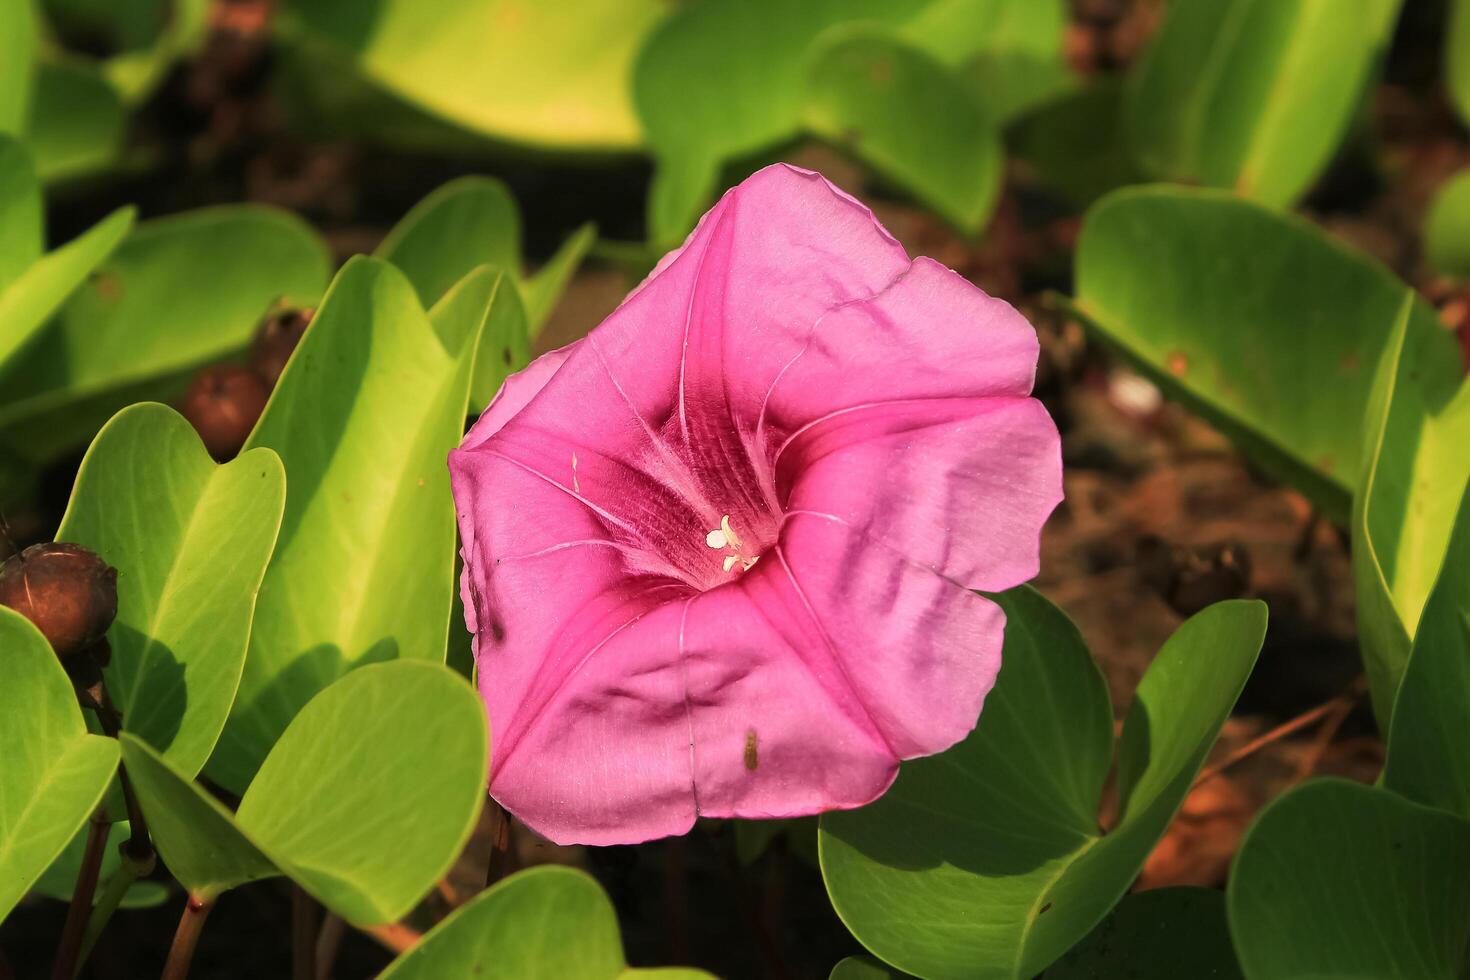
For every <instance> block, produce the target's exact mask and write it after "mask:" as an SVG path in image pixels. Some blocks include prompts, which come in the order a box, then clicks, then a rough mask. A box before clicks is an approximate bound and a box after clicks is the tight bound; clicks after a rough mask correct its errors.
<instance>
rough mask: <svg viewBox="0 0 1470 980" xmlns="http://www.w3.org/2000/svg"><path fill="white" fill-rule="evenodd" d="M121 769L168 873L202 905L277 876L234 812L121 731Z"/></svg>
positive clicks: (143, 744)
mask: <svg viewBox="0 0 1470 980" xmlns="http://www.w3.org/2000/svg"><path fill="white" fill-rule="evenodd" d="M120 740H121V742H122V753H123V768H125V769H126V770H127V773H128V778H129V779H130V780H131V781H132V784H133V791H134V792H135V793H137V795H138V804H139V806H141V807H142V808H143V815H144V816H145V817H147V819H148V831H149V833H151V834H152V835H153V846H154V847H156V848H157V849H158V856H159V857H160V858H162V859H163V863H164V866H165V867H167V868H168V870H169V873H170V874H172V875H173V876H174V877H175V878H177V879H178V880H179V884H181V885H183V886H184V887H185V888H186V889H188V891H189V894H190V895H193V896H195V897H196V898H198V899H200V900H201V901H213V900H214V899H215V898H216V897H218V896H219V895H220V893H222V892H226V891H229V890H230V889H231V888H236V887H238V886H240V885H243V884H245V883H246V882H249V881H259V880H260V879H262V878H273V877H275V876H276V875H279V874H281V872H280V871H279V870H277V868H276V865H275V864H274V863H273V862H272V861H271V860H270V858H268V857H266V856H265V854H264V853H263V852H262V851H261V849H260V848H259V847H258V846H257V845H256V844H255V843H254V842H252V841H251V840H250V838H249V837H247V836H246V835H245V834H244V833H243V832H242V831H241V830H240V828H239V827H238V826H237V825H236V823H235V817H234V814H232V813H230V811H229V810H228V809H226V808H225V806H224V804H222V803H220V802H219V801H218V800H216V799H215V798H214V797H212V796H210V795H209V794H208V793H206V792H205V791H204V790H203V789H202V788H201V787H200V786H199V784H198V783H195V782H194V781H193V780H192V779H190V777H189V776H188V775H187V774H185V773H183V772H181V771H180V770H178V769H177V768H175V767H174V766H173V765H172V764H170V763H169V761H168V760H167V759H165V758H164V757H163V756H161V755H159V754H158V752H156V751H155V750H154V749H153V748H152V747H151V746H149V744H148V743H147V742H145V741H143V740H142V739H140V738H138V737H137V736H136V735H133V734H131V733H129V732H123V733H122V735H121V738H120Z"/></svg>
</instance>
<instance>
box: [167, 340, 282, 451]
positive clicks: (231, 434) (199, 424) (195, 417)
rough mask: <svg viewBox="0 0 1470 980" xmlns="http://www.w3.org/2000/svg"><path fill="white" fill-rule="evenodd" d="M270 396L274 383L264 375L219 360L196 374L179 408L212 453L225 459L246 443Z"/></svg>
mask: <svg viewBox="0 0 1470 980" xmlns="http://www.w3.org/2000/svg"><path fill="white" fill-rule="evenodd" d="M269 398H270V386H269V385H267V384H266V383H265V382H264V381H263V380H261V377H260V375H258V374H256V373H255V372H254V371H252V370H250V369H249V368H243V367H240V366H239V365H238V364H219V365H216V366H214V367H212V368H205V369H204V370H203V371H200V372H199V374H198V375H196V376H195V378H194V382H193V383H192V384H190V385H189V390H188V391H185V392H184V396H183V398H181V399H179V412H180V414H182V415H183V416H184V418H186V419H188V420H189V423H190V424H191V425H193V426H194V430H195V431H196V432H198V433H199V438H201V439H203V440H204V448H205V449H207V450H209V455H211V456H213V457H214V458H215V459H217V460H219V461H220V462H224V461H225V460H227V459H233V458H234V456H235V454H236V453H238V452H239V451H240V447H241V446H243V445H245V440H246V438H248V437H249V435H250V430H251V429H253V428H255V422H256V420H257V419H259V418H260V413H261V411H262V410H263V409H264V408H265V403H266V400H267V399H269Z"/></svg>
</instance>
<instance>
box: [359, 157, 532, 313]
mask: <svg viewBox="0 0 1470 980" xmlns="http://www.w3.org/2000/svg"><path fill="white" fill-rule="evenodd" d="M373 254H374V255H376V256H377V257H378V258H380V259H384V260H386V261H388V262H392V263H393V264H394V265H395V266H397V267H398V271H399V272H402V273H403V274H404V275H405V276H407V277H408V281H409V282H411V283H412V284H413V288H414V289H415V290H416V291H417V292H418V296H419V302H420V303H422V304H423V305H424V306H425V307H426V308H427V307H430V306H433V305H434V304H435V303H437V302H438V301H439V297H441V296H443V295H444V294H445V293H446V292H448V290H449V287H450V286H453V285H454V284H455V283H457V282H459V280H460V279H462V278H463V277H464V275H465V273H467V272H469V271H470V270H471V269H473V268H474V267H475V266H477V265H492V266H494V267H496V268H497V269H505V270H508V271H509V272H511V273H519V272H520V268H521V213H520V211H519V209H517V208H516V202H515V199H514V198H512V197H511V196H510V191H509V190H507V189H506V186H505V185H504V184H502V183H501V182H500V181H498V180H495V179H494V178H491V177H475V176H470V177H460V178H459V179H457V180H451V181H450V182H449V183H447V184H444V185H443V186H442V187H439V188H437V189H436V190H434V191H433V192H432V193H431V194H429V196H428V197H426V198H424V199H423V200H422V201H420V202H419V203H417V204H415V205H414V206H413V207H412V208H411V209H410V210H409V212H408V213H407V214H405V215H404V216H403V217H402V218H401V219H400V220H399V222H398V224H396V225H394V226H393V228H392V230H391V231H389V232H388V234H387V236H386V237H384V239H383V241H382V243H381V244H379V245H378V247H377V250H376V251H374V252H373Z"/></svg>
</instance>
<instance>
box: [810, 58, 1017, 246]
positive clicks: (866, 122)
mask: <svg viewBox="0 0 1470 980" xmlns="http://www.w3.org/2000/svg"><path fill="white" fill-rule="evenodd" d="M812 57H813V64H812V69H811V74H810V77H809V80H808V90H807V102H806V109H805V113H804V117H803V118H804V121H805V123H806V125H807V127H808V128H809V129H810V130H811V131H812V132H814V133H817V134H819V135H821V136H822V137H823V138H825V139H827V140H829V141H831V142H833V143H835V144H837V145H839V146H842V147H844V148H845V149H847V150H849V151H851V152H852V153H854V154H856V155H857V156H858V157H860V158H861V159H863V160H864V161H866V162H867V163H868V164H869V165H871V166H872V167H873V169H874V170H876V171H878V172H879V173H881V174H883V175H885V176H887V177H888V178H890V179H891V180H893V181H895V182H896V183H898V184H899V185H901V186H903V187H906V188H908V189H909V190H911V191H913V193H914V195H915V196H916V197H918V198H919V200H920V201H922V202H923V203H924V204H926V205H928V206H929V207H931V208H933V209H934V210H935V211H936V212H938V213H939V215H940V216H942V217H943V218H945V219H946V220H948V221H949V222H950V223H951V224H953V225H954V226H955V227H957V228H958V229H960V230H961V231H963V232H966V233H968V234H974V233H976V232H978V231H979V230H980V229H981V228H982V227H984V225H985V222H986V221H987V220H988V219H989V218H990V212H991V209H992V208H993V207H994V204H995V198H996V194H997V193H998V192H999V190H1000V178H1001V163H1002V156H1001V146H1000V135H999V133H998V132H997V131H996V129H995V126H994V124H993V123H992V121H991V120H990V119H989V118H988V117H987V115H986V113H985V112H984V111H982V110H981V108H980V105H979V104H978V103H977V102H976V101H975V100H974V99H973V98H971V96H970V93H969V92H968V91H966V89H965V87H964V86H963V85H962V84H961V82H960V80H959V78H958V77H957V76H955V75H953V74H951V73H950V72H949V70H948V69H946V68H945V67H944V66H943V65H941V64H940V63H939V62H938V61H936V60H935V59H934V58H932V57H930V56H929V55H927V54H925V53H924V52H923V51H920V50H919V49H917V48H914V47H911V46H909V45H907V44H904V43H902V42H900V41H898V40H897V39H896V38H893V37H888V36H884V35H883V34H880V33H876V32H874V31H872V30H868V29H858V30H856V31H854V30H842V31H839V32H829V33H828V34H826V35H824V36H823V39H822V41H821V42H820V43H819V44H818V46H817V50H816V52H815V53H814V54H813V56H812Z"/></svg>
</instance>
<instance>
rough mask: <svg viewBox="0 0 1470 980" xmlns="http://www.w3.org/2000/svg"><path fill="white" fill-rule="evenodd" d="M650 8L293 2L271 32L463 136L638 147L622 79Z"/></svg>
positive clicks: (555, 145)
mask: <svg viewBox="0 0 1470 980" xmlns="http://www.w3.org/2000/svg"><path fill="white" fill-rule="evenodd" d="M668 10H669V8H668V5H667V4H666V3H663V2H661V0H622V2H619V3H617V4H609V5H603V6H590V7H589V6H587V5H584V4H576V5H573V4H556V3H547V4H543V3H525V2H523V0H448V2H445V3H436V4H425V3H421V2H418V0H379V2H377V3H374V4H371V5H368V4H363V3H361V2H359V0H296V2H294V3H292V4H290V5H289V6H287V7H285V8H283V10H282V11H281V13H282V15H283V16H282V18H281V21H280V25H279V30H280V32H281V33H282V34H283V35H284V36H286V37H287V38H288V39H290V40H293V41H296V42H298V43H300V42H314V43H319V44H324V45H327V46H329V47H331V48H334V49H336V50H337V51H338V52H340V53H341V54H343V55H347V56H350V57H352V58H353V59H355V61H356V64H357V70H358V71H359V72H360V73H361V74H362V75H363V76H365V77H367V78H369V79H371V80H372V81H373V82H374V83H375V84H377V85H380V86H382V87H384V88H386V89H388V90H390V91H392V92H394V93H395V94H397V95H398V96H400V97H402V98H404V99H407V100H409V101H412V102H416V103H418V104H420V105H421V106H423V108H425V109H426V110H428V111H429V112H431V113H433V114H434V115H437V116H439V117H441V118H443V119H447V120H449V121H451V122H453V123H455V124H457V125H459V126H462V127H464V128H466V129H469V130H473V131H475V132H477V133H481V134H484V135H488V136H493V137H497V138H500V139H504V140H511V141H514V142H519V143H527V144H532V145H536V146H544V147H547V148H550V149H558V150H578V151H587V150H612V149H617V150H631V149H634V148H635V147H637V145H638V142H639V132H638V122H637V120H636V118H635V117H634V115H633V110H632V106H631V105H630V102H629V96H628V86H627V81H626V79H627V76H628V72H629V68H630V66H631V65H632V62H633V57H634V53H635V52H636V51H637V50H638V46H639V45H640V44H641V43H642V41H643V38H644V36H645V35H647V33H648V32H649V30H650V29H651V28H652V27H653V26H654V25H655V24H657V23H658V22H659V21H660V20H661V19H663V18H664V17H665V16H667V14H668Z"/></svg>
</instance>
